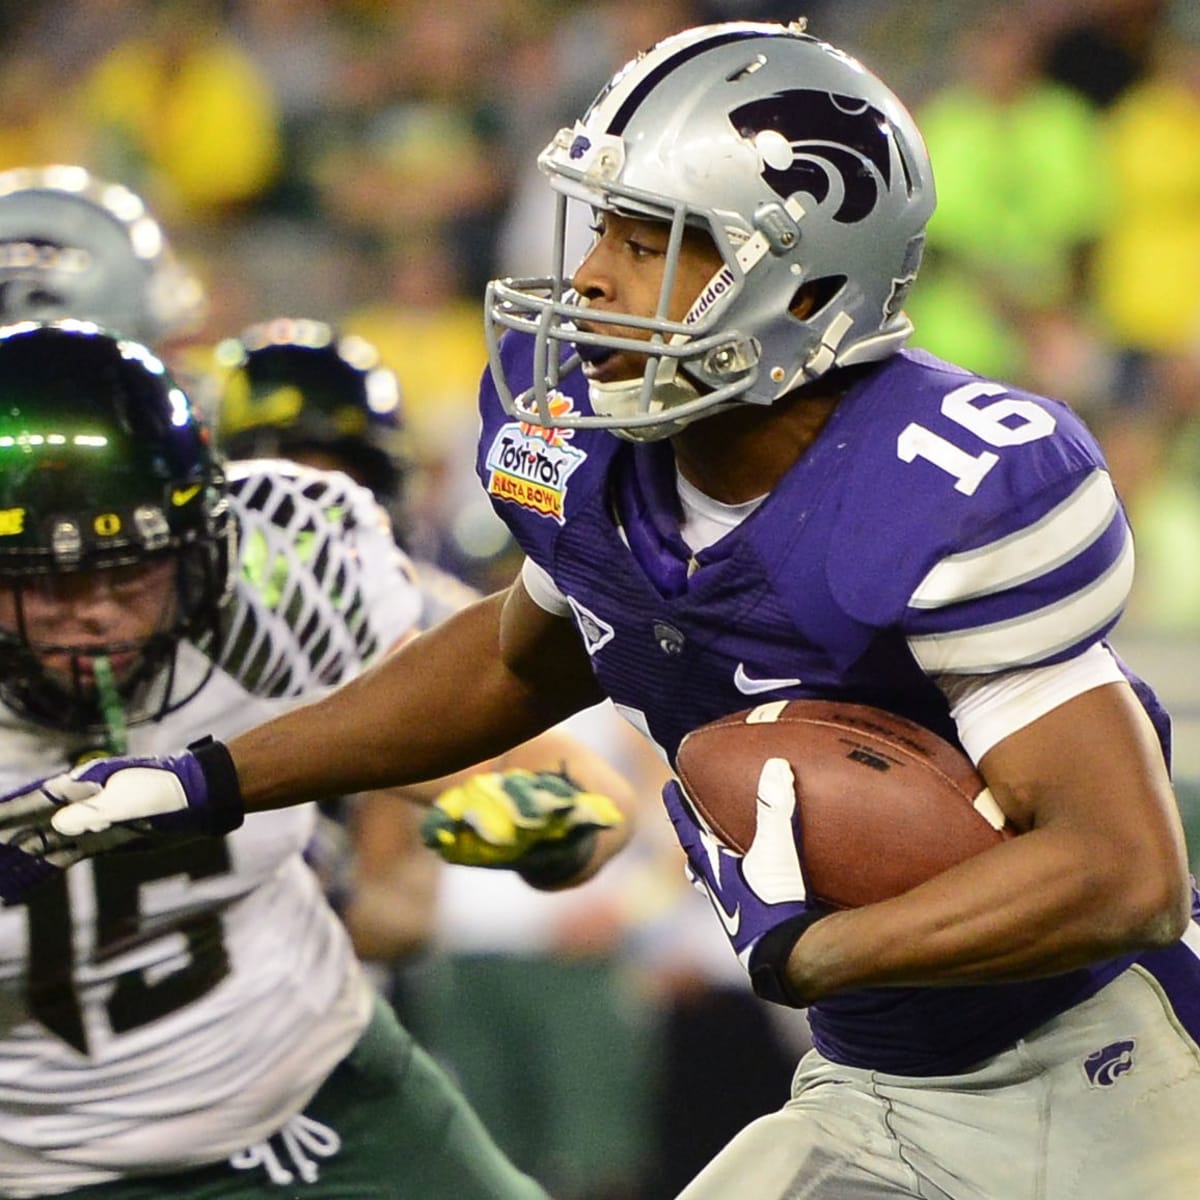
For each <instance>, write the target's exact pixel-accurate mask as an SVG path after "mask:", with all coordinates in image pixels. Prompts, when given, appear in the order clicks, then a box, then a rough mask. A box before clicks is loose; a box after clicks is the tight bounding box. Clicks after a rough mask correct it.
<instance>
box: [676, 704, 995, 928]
mask: <svg viewBox="0 0 1200 1200" xmlns="http://www.w3.org/2000/svg"><path fill="white" fill-rule="evenodd" d="M772 758H781V759H784V760H786V761H787V763H788V764H789V765H790V767H791V769H792V773H793V776H794V780H795V785H794V786H795V794H796V812H795V818H794V820H795V830H794V833H795V837H796V840H797V843H798V844H799V845H800V846H802V858H803V865H804V873H805V878H806V881H807V887H808V899H809V900H810V901H816V902H820V903H821V904H823V905H828V906H830V907H833V908H853V907H857V906H859V905H863V904H871V903H874V902H876V901H879V900H886V899H888V898H889V897H892V896H897V895H899V894H901V893H902V892H906V891H908V890H909V889H911V888H913V887H916V886H917V885H918V884H920V883H924V882H925V880H927V879H930V878H932V877H933V876H934V875H936V874H938V873H939V872H941V871H944V870H946V869H947V868H948V867H951V866H954V865H955V864H956V863H959V862H962V861H963V860H964V859H966V858H969V857H971V856H972V855H974V854H978V853H980V852H981V851H983V850H986V849H987V848H988V847H990V846H994V845H996V844H997V843H998V842H1000V841H1002V840H1004V839H1005V838H1007V837H1011V836H1012V830H1011V829H1010V828H1009V827H1008V825H1007V824H1006V822H1005V819H1004V814H1003V812H1002V811H1001V810H1000V807H999V805H997V803H996V802H995V800H994V799H993V798H992V795H991V792H990V791H988V788H987V785H986V784H985V783H984V781H983V778H982V777H981V776H980V774H979V772H978V771H977V770H976V769H975V766H974V764H973V763H972V762H971V761H970V759H968V758H967V757H966V755H965V754H963V753H962V751H961V750H959V749H958V748H957V747H955V746H953V745H951V744H950V743H949V742H947V741H945V740H943V739H942V738H940V737H938V736H936V735H935V734H934V733H932V732H930V730H928V729H926V728H925V727H924V726H923V725H918V724H916V723H915V722H912V721H908V720H905V719H904V718H903V717H898V716H895V715H894V714H892V713H888V712H884V711H882V710H880V709H875V708H869V707H866V706H863V705H856V704H842V703H839V702H836V701H826V700H791V701H786V702H784V701H779V702H775V703H770V704H762V705H759V706H758V707H757V708H753V709H749V710H747V711H745V712H739V713H734V714H733V715H731V716H728V717H723V718H721V719H720V720H718V721H714V722H712V723H711V724H708V725H705V726H702V727H701V728H699V729H696V730H694V731H693V732H691V733H689V734H688V735H687V737H685V738H684V739H683V742H682V743H681V745H680V747H679V753H678V755H677V758H676V774H677V775H678V777H679V780H680V783H681V784H682V785H683V789H684V792H685V793H686V795H687V798H688V800H689V802H690V804H691V806H692V807H693V808H694V810H695V811H696V813H697V815H698V816H699V818H700V820H701V821H702V822H703V823H704V825H705V826H707V828H708V829H709V830H711V831H712V833H713V834H714V835H715V837H716V839H717V840H718V841H719V842H720V843H721V844H722V845H723V846H724V847H726V848H727V849H729V850H731V851H733V852H734V853H736V854H745V853H746V852H747V851H748V850H749V848H750V846H751V844H752V843H753V841H754V838H755V833H756V827H757V826H756V814H757V808H758V783H759V777H760V775H761V773H762V769H763V765H764V763H765V762H766V761H767V760H768V759H772Z"/></svg>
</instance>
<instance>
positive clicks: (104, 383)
mask: <svg viewBox="0 0 1200 1200" xmlns="http://www.w3.org/2000/svg"><path fill="white" fill-rule="evenodd" d="M233 539H234V522H233V520H232V517H231V515H230V510H229V506H228V501H227V499H226V495H225V482H224V473H223V470H222V467H221V463H220V460H219V458H218V456H217V455H216V454H215V452H214V451H213V449H212V447H211V445H210V440H209V434H208V430H207V429H206V428H205V427H204V426H203V425H202V424H201V423H200V422H199V420H198V419H197V417H196V416H195V413H194V411H193V409H192V406H191V403H190V401H189V400H188V397H187V396H186V395H185V394H184V393H183V391H182V390H181V389H180V388H179V387H178V385H177V384H176V383H175V382H174V380H173V379H172V378H171V376H170V374H169V373H168V372H167V370H166V368H165V367H164V366H163V364H162V363H161V362H160V361H159V359H158V358H156V357H155V355H154V354H153V352H152V351H150V350H149V349H148V348H147V347H145V346H143V345H141V344H140V343H137V342H132V341H127V340H123V339H120V338H118V337H115V336H113V335H110V334H108V333H105V332H104V331H102V330H101V329H100V328H99V327H98V326H96V325H93V324H91V323H88V322H82V321H59V322H54V323H49V324H41V323H36V322H22V323H20V324H16V325H9V326H5V327H3V328H0V699H3V701H4V702H5V703H6V704H7V705H8V706H9V707H10V708H12V709H14V710H15V711H16V712H18V713H19V714H21V715H22V716H24V717H26V718H28V719H31V720H34V721H37V722H39V723H41V724H44V725H50V726H53V727H56V728H61V729H67V730H72V731H76V732H83V731H100V732H103V731H106V730H108V731H111V729H112V728H113V726H114V723H115V722H120V723H133V722H139V721H147V720H154V719H156V718H157V717H159V716H161V715H163V714H164V713H166V712H169V711H171V710H173V709H175V708H178V707H179V706H180V705H181V704H183V703H184V702H185V701H186V700H188V699H189V698H190V697H191V696H192V695H194V694H195V693H196V692H197V691H198V690H199V688H200V687H201V686H203V683H204V681H205V680H206V679H207V677H208V671H205V672H203V673H200V674H199V675H197V672H195V671H192V672H190V673H189V676H188V678H187V679H186V680H184V679H182V678H180V676H179V672H177V670H176V668H177V664H178V652H179V647H180V645H181V643H182V642H183V641H184V640H190V641H192V642H195V643H196V644H198V645H199V646H200V647H201V648H202V649H204V650H206V651H207V653H208V655H209V656H211V655H212V654H213V653H214V651H215V643H216V641H217V640H218V638H219V623H220V609H221V606H222V604H223V602H224V600H225V598H226V596H227V595H228V594H229V591H230V589H231V584H232V572H231V564H232V561H233ZM151 564H163V565H165V566H167V567H168V568H169V572H168V574H167V575H166V576H165V577H166V578H170V577H173V581H174V588H173V592H172V590H171V589H170V587H169V586H166V587H164V589H163V590H164V593H165V594H164V596H163V598H162V600H161V601H160V603H161V605H162V611H161V613H160V615H159V617H158V618H157V619H156V620H155V621H154V622H153V628H152V630H151V632H149V633H147V634H146V635H144V636H142V637H139V638H138V639H137V640H136V641H132V642H131V641H128V640H126V641H124V642H122V641H120V640H109V639H108V638H107V637H106V633H105V629H104V628H92V629H89V630H88V632H87V635H86V637H80V636H77V630H78V629H79V627H80V625H79V622H77V621H75V620H74V619H72V620H71V621H70V631H69V634H68V636H67V637H65V638H63V637H61V636H55V635H54V634H51V635H50V636H47V634H46V632H45V631H44V630H41V631H39V632H38V633H37V636H36V638H34V637H32V636H31V633H30V621H29V616H30V612H31V604H33V603H36V598H35V592H36V591H37V590H38V589H41V592H42V593H49V592H50V591H52V590H53V591H54V592H55V594H56V595H57V596H58V600H57V601H56V603H60V604H61V603H64V601H63V599H62V597H63V596H66V597H71V596H73V595H78V594H80V587H81V585H82V584H87V583H88V582H89V581H88V579H87V573H105V572H108V573H110V574H109V575H107V576H106V577H105V580H104V582H105V583H106V585H107V586H110V587H111V586H112V581H114V580H116V579H118V578H127V577H136V575H137V572H138V571H139V569H141V568H143V567H145V568H147V569H149V568H150V565H151ZM122 572H123V574H118V573H122ZM93 582H94V581H93ZM73 589H74V591H73ZM114 594H115V593H114ZM66 602H67V603H73V602H74V601H71V600H69V599H68V601H66ZM70 611H74V610H70ZM50 662H55V663H56V664H57V666H56V669H53V670H51V669H49V667H48V663H50ZM112 663H120V664H121V669H120V671H119V672H118V673H117V674H116V675H114V674H113V673H112V672H111V671H110V664H112ZM63 664H67V665H66V666H64V665H63ZM114 708H115V709H116V710H117V711H116V712H114Z"/></svg>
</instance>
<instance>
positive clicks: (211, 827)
mask: <svg viewBox="0 0 1200 1200" xmlns="http://www.w3.org/2000/svg"><path fill="white" fill-rule="evenodd" d="M188 750H189V751H190V752H191V753H192V755H193V757H194V758H195V759H196V762H197V763H198V764H199V766H200V770H201V772H202V773H203V775H204V787H205V790H206V791H207V793H208V806H207V815H208V822H207V824H206V825H205V828H204V832H205V833H208V834H211V835H213V836H214V837H220V836H221V835H222V834H226V833H230V832H231V831H232V830H234V829H237V827H238V826H239V825H241V823H242V821H243V820H245V817H246V809H245V805H244V804H243V802H242V788H241V785H240V784H239V783H238V777H237V768H236V767H235V766H234V765H233V757H232V756H231V755H230V753H229V750H228V748H227V747H226V745H225V743H224V742H218V741H217V740H216V739H215V738H213V737H211V736H208V737H202V738H200V739H199V741H195V742H192V743H191V744H190V745H189V746H188Z"/></svg>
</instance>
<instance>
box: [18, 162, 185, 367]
mask: <svg viewBox="0 0 1200 1200" xmlns="http://www.w3.org/2000/svg"><path fill="white" fill-rule="evenodd" d="M205 305H206V300H205V294H204V288H203V287H202V285H201V283H200V281H199V280H198V279H197V278H196V277H195V276H194V275H193V274H192V273H191V272H190V271H188V270H187V269H186V268H185V267H184V266H183V265H182V264H181V263H180V262H179V261H178V260H177V259H176V257H175V255H174V253H173V252H172V250H171V247H170V246H169V244H168V242H167V239H166V237H165V235H164V234H163V231H162V227H161V226H160V225H159V224H158V222H157V221H156V220H155V219H154V218H153V217H152V216H151V215H150V214H149V213H148V212H147V211H146V206H145V204H144V203H143V202H142V200H141V198H140V197H139V196H137V195H136V194H135V193H133V192H131V191H130V190H129V189H128V188H126V187H123V186H122V185H120V184H116V183H107V182H105V181H104V180H102V179H97V178H96V177H95V176H94V175H92V174H91V173H90V172H89V171H87V170H85V169H84V168H83V167H76V166H48V167H18V168H15V169H13V170H9V171H4V172H0V323H3V324H9V323H12V322H15V321H52V320H58V319H61V318H74V319H76V320H81V321H94V322H95V323H96V324H98V325H101V326H103V327H105V328H107V329H111V330H114V331H116V332H119V333H122V334H125V335H126V336H127V337H132V338H134V339H136V340H138V341H141V342H146V343H148V344H151V345H155V344H158V343H160V342H162V341H163V340H164V339H166V338H171V337H178V336H181V335H183V334H186V333H189V332H192V331H193V330H195V329H196V328H197V327H198V326H199V325H200V323H201V321H202V319H203V316H204V312H205Z"/></svg>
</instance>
